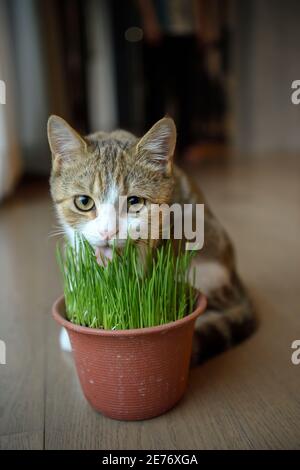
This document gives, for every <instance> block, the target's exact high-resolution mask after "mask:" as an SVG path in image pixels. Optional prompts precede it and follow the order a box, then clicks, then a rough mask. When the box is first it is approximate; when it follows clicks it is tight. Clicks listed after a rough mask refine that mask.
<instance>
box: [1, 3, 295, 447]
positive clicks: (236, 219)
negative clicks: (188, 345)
mask: <svg viewBox="0 0 300 470" xmlns="http://www.w3.org/2000/svg"><path fill="white" fill-rule="evenodd" d="M299 19H300V2H299V0H285V1H282V0H247V1H241V0H49V1H46V0H0V262H1V271H0V273H1V274H0V277H1V282H0V341H4V342H5V344H6V351H7V363H6V365H2V364H0V449H1V448H4V449H8V448H9V449H12V448H17V449H20V448H24V449H25V448H26V449H42V448H47V449H49V448H50V449H51V448H52V449H54V448H56V449H70V448H94V449H99V448H100V449H101V448H108V449H126V448H129V449H134V448H145V449H149V448H153V449H185V448H191V449H195V448H199V447H200V448H210V449H211V448H213V449H217V448H231V449H233V448H234V449H235V448H239V449H245V448H250V449H253V448H259V449H260V448H264V449H266V448H272V449H278V448H281V449H288V448H294V449H295V448H299V443H300V407H299V387H300V374H299V367H300V366H298V368H297V367H296V366H295V365H294V364H292V362H291V351H292V349H291V344H292V343H293V341H294V340H297V339H299V338H300V322H299V279H300V237H299V233H300V211H299V202H300V184H299V176H300V160H299V156H300V132H299V129H300V105H297V104H293V102H292V100H291V96H292V93H293V92H294V91H295V90H293V89H292V82H293V81H295V80H300V60H299V56H300V28H299ZM299 95H300V93H299ZM3 98H5V100H4V99H3ZM298 98H299V97H298ZM4 101H6V104H3V102H4ZM52 113H54V114H58V115H60V116H62V117H63V118H65V119H66V120H67V121H68V122H69V123H70V124H71V125H72V126H73V127H75V128H76V129H77V130H78V131H80V132H82V133H87V132H93V131H96V130H106V131H108V130H111V129H114V128H117V127H123V128H126V129H128V130H130V131H132V132H134V133H137V134H138V135H141V134H142V133H143V132H144V131H145V130H146V129H148V128H149V127H150V126H151V125H152V124H154V122H155V121H156V120H158V119H160V118H161V117H162V116H163V115H165V114H166V113H168V114H170V115H171V116H173V117H174V119H175V122H176V125H177V129H178V146H177V150H176V155H175V159H176V162H177V163H178V164H179V165H180V166H182V167H184V168H185V170H186V171H187V172H188V173H189V174H190V175H191V176H193V177H194V179H195V182H196V184H197V185H199V186H201V188H202V189H203V190H204V194H205V195H206V196H207V200H208V201H209V203H210V204H211V207H212V208H213V211H214V212H215V214H216V215H217V217H218V218H219V219H220V221H221V222H222V224H223V225H224V226H225V228H226V229H227V230H228V232H229V234H230V237H231V238H232V240H233V244H234V246H235V248H236V252H237V259H238V270H239V272H240V274H241V276H242V279H243V280H244V282H245V284H246V286H247V288H248V289H249V292H250V296H251V298H252V299H253V302H254V305H255V308H256V310H257V314H258V317H259V320H260V327H259V329H258V331H257V333H256V334H255V335H254V336H252V337H251V338H250V339H249V340H248V341H246V342H245V343H243V344H242V345H240V347H237V348H234V349H233V350H231V351H229V352H227V353H225V354H222V355H220V356H218V357H217V358H215V359H214V360H212V361H209V362H208V363H207V364H205V365H204V366H203V367H199V368H197V369H195V370H194V371H193V373H192V375H191V382H190V387H191V393H190V394H188V397H187V399H185V400H184V403H183V404H182V406H179V407H178V408H176V409H174V410H173V411H172V412H170V413H168V414H167V415H166V418H164V417H162V418H161V419H160V418H159V419H158V420H152V421H151V423H150V422H149V423H147V425H145V424H144V423H140V424H139V423H130V424H129V425H127V424H125V423H120V422H117V421H115V422H113V423H112V422H111V421H109V420H107V419H105V418H104V417H103V416H100V415H96V414H95V413H93V411H92V410H91V409H90V408H89V407H87V406H86V404H85V401H84V399H83V397H82V393H81V390H80V387H79V384H78V382H77V379H76V374H75V371H74V369H73V366H72V363H71V360H70V359H71V358H70V357H69V356H68V355H67V354H66V353H63V352H62V351H61V349H60V347H59V342H58V338H59V329H58V327H57V326H56V324H55V322H54V321H53V319H52V318H51V315H50V310H51V305H52V303H53V301H54V299H55V298H57V297H58V296H59V295H60V293H61V291H62V283H61V278H60V275H59V270H58V266H57V263H56V259H55V245H56V243H57V240H58V238H57V236H58V237H60V236H61V228H59V227H57V220H56V217H55V214H54V210H53V205H52V202H51V198H50V194H49V183H48V177H49V172H50V162H51V158H50V151H49V148H48V142H47V135H46V124H47V119H48V116H49V115H50V114H52ZM2 344H3V343H2ZM123 425H124V426H123Z"/></svg>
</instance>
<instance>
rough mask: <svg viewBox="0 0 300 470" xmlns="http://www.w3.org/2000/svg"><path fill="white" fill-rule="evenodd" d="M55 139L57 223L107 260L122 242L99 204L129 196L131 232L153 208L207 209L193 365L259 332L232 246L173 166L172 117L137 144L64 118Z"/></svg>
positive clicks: (55, 121)
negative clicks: (202, 308)
mask: <svg viewBox="0 0 300 470" xmlns="http://www.w3.org/2000/svg"><path fill="white" fill-rule="evenodd" d="M48 139H49V145H50V149H51V152H52V172H51V178H50V185H51V194H52V198H53V201H54V205H55V208H56V211H57V215H58V219H59V221H60V223H61V225H62V227H63V229H64V231H65V233H66V234H67V236H68V237H69V238H70V239H71V240H72V239H73V237H74V232H75V230H76V231H78V232H79V233H81V234H82V235H83V236H84V237H85V238H86V239H87V240H88V241H89V242H90V243H91V244H92V245H93V246H94V247H95V249H97V250H100V251H101V252H102V253H103V254H104V256H106V257H107V258H109V257H110V256H111V250H112V248H111V247H112V244H113V243H114V242H115V243H117V244H119V245H120V246H121V245H122V243H123V242H122V240H118V231H117V229H116V227H115V225H113V224H112V223H111V220H110V216H111V214H110V213H109V211H105V210H103V211H102V210H99V206H100V204H103V203H108V202H109V203H110V204H117V201H118V198H119V196H126V197H127V205H128V207H131V209H134V208H135V207H137V208H138V210H136V211H133V212H134V214H133V215H130V214H129V213H128V218H127V222H126V223H127V224H128V226H130V224H134V223H137V222H139V223H143V222H144V221H145V220H143V219H145V213H146V212H147V210H145V209H146V208H147V206H148V205H149V204H151V203H152V204H153V203H157V204H161V203H167V204H172V203H174V202H176V203H180V204H184V203H192V204H196V203H201V204H203V203H204V204H205V227H204V236H205V242H204V247H203V249H202V250H200V251H199V252H198V253H197V255H196V257H195V258H194V261H193V265H194V267H195V273H196V275H195V277H194V283H195V287H197V288H198V289H200V290H201V291H202V292H204V293H205V295H206V296H207V299H208V308H207V311H206V313H205V314H204V315H202V316H201V317H199V318H198V320H197V322H196V327H195V335H194V346H193V358H192V362H193V363H194V364H196V363H200V362H202V361H203V360H205V359H207V358H208V357H210V356H213V355H215V354H216V353H219V352H221V351H223V350H225V349H227V348H229V347H230V346H232V345H234V344H235V343H237V342H239V341H241V340H242V339H244V338H246V337H247V336H248V335H249V334H250V333H251V332H252V331H253V329H254V326H255V319H254V314H253V309H252V306H251V302H250V300H249V298H248V296H247V293H246V291H245V289H244V287H243V285H242V282H241V280H240V279H239V277H238V274H237V271H236V265H235V256H234V250H233V247H232V244H231V242H230V240H229V238H228V236H227V234H226V232H225V231H224V229H223V227H222V226H221V224H220V223H219V222H218V220H217V219H216V218H215V216H214V215H213V213H212V212H211V210H210V209H209V207H208V205H207V204H206V202H205V200H204V197H203V194H202V193H201V192H200V191H199V190H198V189H197V188H195V187H194V186H193V185H192V183H191V182H190V181H189V179H188V178H187V176H186V175H185V174H184V173H183V171H181V170H180V169H179V168H178V167H177V166H176V165H175V164H174V163H173V154H174V150H175V144H176V127H175V124H174V122H173V120H172V119H171V118H168V117H165V118H163V119H161V120H160V121H158V122H157V123H156V124H155V125H154V126H153V127H152V128H151V129H150V130H149V131H148V132H147V133H146V134H145V135H144V136H143V137H142V138H137V137H135V136H134V135H132V134H131V133H129V132H126V131H123V130H116V131H114V132H111V133H106V132H96V133H94V134H91V135H88V136H87V137H82V136H80V135H79V134H78V133H77V132H76V131H75V130H74V129H73V128H72V127H71V126H70V125H69V124H67V123H66V122H65V121H64V120H63V119H62V118H60V117H58V116H51V117H50V118H49V121H48ZM130 212H131V211H130ZM118 222H119V223H120V224H121V223H124V221H121V220H119V221H118Z"/></svg>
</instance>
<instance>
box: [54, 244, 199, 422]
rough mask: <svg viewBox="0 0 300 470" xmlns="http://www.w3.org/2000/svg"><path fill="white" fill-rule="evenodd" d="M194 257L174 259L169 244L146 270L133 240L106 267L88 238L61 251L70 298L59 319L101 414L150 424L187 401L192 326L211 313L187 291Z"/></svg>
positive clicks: (152, 253) (61, 302) (185, 254)
mask: <svg viewBox="0 0 300 470" xmlns="http://www.w3.org/2000/svg"><path fill="white" fill-rule="evenodd" d="M192 256H193V253H192V252H191V251H181V250H180V251H179V254H175V253H174V251H173V248H172V243H171V242H170V241H167V242H166V243H165V244H163V245H162V246H161V247H160V248H157V249H155V250H152V249H150V248H149V249H148V254H147V255H146V257H145V260H144V262H141V260H140V257H139V252H138V248H137V245H136V244H134V243H133V242H132V241H131V240H130V239H128V240H127V241H126V245H125V248H124V250H123V252H122V254H120V253H119V252H118V251H117V250H115V249H114V251H113V256H112V260H111V261H109V262H107V263H104V264H103V265H100V264H99V263H98V262H97V259H96V256H95V252H94V249H93V248H92V247H91V246H90V245H89V243H88V242H87V241H86V240H84V239H82V238H79V237H77V238H76V241H75V245H74V246H71V245H69V244H67V246H66V248H65V250H64V251H63V253H62V252H61V250H58V259H59V263H60V267H61V270H62V273H63V279H64V297H61V298H60V299H58V300H57V301H56V303H55V304H54V306H53V315H54V318H55V320H56V321H57V322H58V323H59V324H60V325H62V326H63V327H65V328H66V330H67V332H68V334H69V338H70V341H71V345H72V351H73V354H74V359H75V364H76V368H77V373H78V376H79V380H80V383H81V386H82V390H83V393H84V395H85V396H86V398H87V400H88V401H89V403H90V404H91V405H92V406H93V407H94V408H95V409H96V410H97V411H100V412H101V413H103V414H104V415H106V416H109V417H111V418H116V419H123V420H137V419H146V418H151V417H154V416H157V415H159V414H162V413H164V412H165V411H167V410H168V409H170V408H172V407H173V406H174V405H175V404H176V403H177V402H178V400H179V399H180V398H181V397H182V395H183V394H184V392H185V389H186V385H187V379H188V372H189V363H190V357H191V350H192V338H193V331H194V323H195V320H196V318H197V317H198V315H200V314H201V313H202V312H203V311H204V309H205V307H206V300H205V298H204V296H202V295H201V294H199V293H196V292H195V290H194V289H193V288H192V287H191V286H190V285H189V284H188V283H187V275H188V270H189V265H190V261H191V258H192Z"/></svg>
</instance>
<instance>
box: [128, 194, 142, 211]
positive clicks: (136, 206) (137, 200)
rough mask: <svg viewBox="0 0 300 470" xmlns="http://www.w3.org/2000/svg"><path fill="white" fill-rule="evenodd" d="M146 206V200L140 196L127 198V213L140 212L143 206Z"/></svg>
mask: <svg viewBox="0 0 300 470" xmlns="http://www.w3.org/2000/svg"><path fill="white" fill-rule="evenodd" d="M144 204H145V199H144V198H142V197H138V196H129V197H128V198H127V211H128V212H139V211H140V210H141V209H142V207H143V205H144Z"/></svg>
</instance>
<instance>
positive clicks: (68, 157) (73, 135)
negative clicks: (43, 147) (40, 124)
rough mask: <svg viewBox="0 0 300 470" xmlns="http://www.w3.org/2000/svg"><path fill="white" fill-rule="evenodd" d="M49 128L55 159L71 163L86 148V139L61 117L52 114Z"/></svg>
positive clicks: (51, 147)
mask: <svg viewBox="0 0 300 470" xmlns="http://www.w3.org/2000/svg"><path fill="white" fill-rule="evenodd" d="M47 130H48V141H49V145H50V149H51V152H52V155H53V157H54V160H56V159H57V157H58V160H59V161H61V163H63V162H70V163H71V162H72V161H73V160H74V159H75V158H77V157H78V156H80V155H81V154H82V153H83V152H84V151H85V150H86V142H85V141H84V139H83V138H82V137H81V136H80V135H79V134H78V133H77V132H76V131H75V130H74V129H73V128H72V127H71V126H70V125H69V124H68V123H67V122H66V121H65V120H64V119H62V118H61V117H59V116H55V115H52V116H50V117H49V119H48V127H47Z"/></svg>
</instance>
